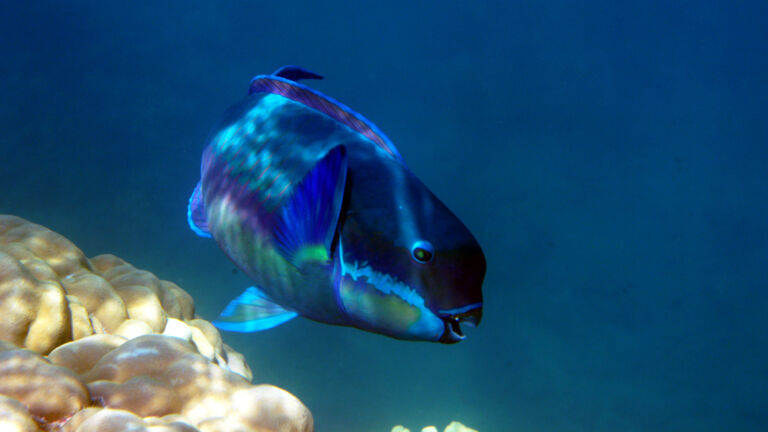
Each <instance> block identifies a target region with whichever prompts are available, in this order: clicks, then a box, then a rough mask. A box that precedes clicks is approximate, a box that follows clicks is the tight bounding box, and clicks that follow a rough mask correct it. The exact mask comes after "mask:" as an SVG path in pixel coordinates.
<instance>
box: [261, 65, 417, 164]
mask: <svg viewBox="0 0 768 432" xmlns="http://www.w3.org/2000/svg"><path fill="white" fill-rule="evenodd" d="M281 69H282V68H281ZM281 69H278V71H280V70H281ZM254 93H271V94H278V95H280V96H284V97H286V98H288V99H290V100H292V101H294V102H298V103H300V104H302V105H305V106H308V107H310V108H312V109H315V110H317V111H320V112H321V113H323V114H325V115H327V116H329V117H331V118H332V119H334V120H336V121H338V122H340V123H343V124H344V125H346V126H347V127H349V128H350V129H352V130H354V131H355V132H357V133H359V134H361V135H363V136H365V137H366V138H368V139H369V140H371V141H373V142H374V144H376V145H377V146H378V147H379V148H381V149H382V150H384V151H385V152H386V153H388V154H389V155H391V156H392V157H393V158H395V159H397V160H398V161H399V162H400V163H402V164H403V165H405V161H404V160H403V157H402V156H400V152H398V151H397V148H395V145H394V144H392V141H390V140H389V138H387V136H386V135H384V133H383V132H381V131H380V130H379V128H377V127H376V125H374V124H373V123H371V122H370V121H369V120H368V119H366V118H365V117H363V116H362V115H360V114H359V113H357V112H356V111H353V110H352V109H351V108H349V107H348V106H346V105H344V104H342V103H341V102H339V101H337V100H335V99H333V98H331V97H329V96H326V95H324V94H322V93H320V92H318V91H316V90H312V89H311V88H309V87H307V86H305V85H303V84H299V83H297V82H295V81H291V80H289V79H286V78H283V77H282V76H276V75H257V76H255V77H254V78H253V79H252V80H251V86H250V90H249V91H248V94H249V95H250V94H254Z"/></svg>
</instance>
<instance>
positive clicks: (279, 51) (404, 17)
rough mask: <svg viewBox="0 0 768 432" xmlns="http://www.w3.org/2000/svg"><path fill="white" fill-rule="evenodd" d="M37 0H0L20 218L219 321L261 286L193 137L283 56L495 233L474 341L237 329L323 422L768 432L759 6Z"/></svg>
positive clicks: (258, 358) (1, 188)
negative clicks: (229, 245)
mask: <svg viewBox="0 0 768 432" xmlns="http://www.w3.org/2000/svg"><path fill="white" fill-rule="evenodd" d="M29 3H31V4H27V3H26V2H2V3H0V56H1V58H2V62H1V63H0V98H1V100H2V103H0V125H1V127H0V130H1V131H2V132H1V133H0V212H2V213H12V214H16V215H19V216H22V217H25V218H27V219H30V220H32V221H34V222H37V223H41V224H44V225H46V226H48V227H50V228H52V229H54V230H56V231H58V232H60V233H62V234H64V235H66V236H67V237H69V238H70V239H72V240H73V241H74V242H76V243H77V244H78V245H79V246H80V247H81V248H82V249H83V250H84V251H85V252H86V253H87V254H88V255H91V256H92V255H96V254H99V253H105V252H109V253H114V254H116V255H119V256H121V257H123V258H125V259H127V260H129V261H130V262H132V263H133V264H135V265H136V266H139V267H143V268H146V269H149V270H151V271H153V272H154V273H156V274H157V275H159V276H160V277H161V278H163V279H168V280H173V281H175V282H177V283H178V284H180V285H181V286H182V287H183V288H185V289H186V290H188V291H189V292H190V293H191V294H192V295H193V296H194V297H195V298H196V300H197V310H198V313H199V314H200V315H202V316H203V317H205V318H207V319H212V318H214V317H215V316H216V315H217V313H218V312H219V311H220V310H221V309H222V308H223V307H224V305H225V304H226V303H227V301H228V300H229V299H230V298H231V297H234V296H236V295H237V294H238V293H239V292H240V291H241V290H242V289H243V288H245V287H246V286H248V280H247V278H246V277H245V276H243V275H242V274H241V273H239V272H237V271H235V270H234V266H233V265H232V264H230V262H229V261H228V260H227V259H226V258H225V256H224V255H223V254H222V253H221V252H220V251H219V250H218V249H217V247H216V246H215V244H214V243H212V242H211V241H206V240H204V239H201V238H198V237H196V236H195V235H193V234H192V233H191V232H190V231H189V230H188V228H187V226H186V222H185V206H186V203H187V199H188V196H189V193H190V192H191V191H192V188H193V187H194V185H195V182H196V181H197V177H198V175H199V158H200V152H201V150H202V148H203V145H204V141H205V139H206V137H207V134H208V132H209V130H210V128H211V127H212V125H213V124H214V123H215V121H216V120H217V118H218V117H219V115H220V114H221V113H222V111H223V110H224V109H225V108H226V107H227V106H228V105H229V104H231V103H233V102H235V101H236V100H238V99H239V98H240V97H242V96H243V95H244V94H245V92H246V90H247V87H248V82H249V79H250V77H251V76H252V75H255V74H259V73H266V72H270V71H272V70H274V69H275V68H277V67H278V66H281V65H283V64H287V63H294V64H300V65H303V66H305V67H308V68H310V69H312V70H315V71H317V72H319V73H321V74H323V75H325V76H326V80H324V81H322V82H318V83H312V85H313V86H314V87H316V88H318V89H320V90H321V91H323V92H326V93H327V94H330V95H332V96H333V97H335V98H337V99H338V100H340V101H343V102H344V103H346V104H347V105H349V106H351V107H354V108H355V109H357V110H359V111H360V112H361V113H363V114H364V115H365V116H366V117H368V118H369V119H371V120H373V121H374V122H375V123H376V124H377V125H378V126H379V127H380V128H381V129H382V130H384V131H385V132H386V133H387V134H388V135H389V136H390V138H391V139H392V140H393V141H394V142H395V144H396V145H397V146H398V148H399V150H400V152H401V153H402V154H403V156H404V157H405V159H406V160H407V161H408V163H409V166H410V167H411V168H412V169H413V170H414V171H415V172H416V173H417V174H418V175H419V176H420V177H421V178H422V180H423V181H424V182H425V183H426V184H427V185H429V186H430V188H431V189H432V190H433V191H434V192H435V193H436V194H437V195H438V196H439V197H441V198H442V199H443V201H445V202H446V204H448V206H449V207H451V208H452V209H453V210H454V212H455V213H457V214H458V215H459V216H460V217H461V218H462V219H463V220H464V222H465V223H466V224H467V225H468V226H469V227H470V228H471V229H472V230H473V231H474V232H475V234H476V236H477V237H478V240H479V241H480V243H481V244H482V245H483V247H484V249H485V252H486V256H487V258H488V274H487V278H486V283H485V291H484V292H485V300H486V306H485V310H484V318H483V323H482V325H481V326H480V327H479V328H477V329H474V330H473V331H470V332H469V334H468V338H467V340H466V341H464V342H462V343H460V344H458V345H453V346H442V345H436V344H427V343H408V342H401V341H395V340H391V339H388V338H385V337H382V336H377V335H373V334H369V333H365V332H362V331H358V330H354V329H347V328H338V327H331V326H325V325H321V324H316V323H313V322H309V321H304V320H294V321H292V322H290V323H288V324H285V325H284V326H281V327H279V328H276V329H274V330H271V331H268V332H264V333H260V334H253V335H236V334H226V335H225V340H226V342H227V343H229V344H230V345H232V346H233V347H235V348H236V349H238V350H240V351H242V352H244V353H245V354H246V355H247V357H248V359H249V362H250V364H251V366H252V368H253V370H254V376H255V379H254V381H256V382H268V383H273V384H276V385H278V386H281V387H284V388H286V389H288V390H289V391H291V392H293V393H294V394H296V395H297V396H298V397H300V398H301V399H302V400H303V401H304V402H305V403H306V405H307V406H308V407H309V408H310V409H311V410H312V412H313V414H314V417H315V422H316V429H317V430H318V431H367V432H375V431H389V429H390V428H391V427H392V426H394V425H395V424H398V423H401V424H405V425H406V426H409V427H411V428H412V429H418V428H420V427H421V426H425V425H428V424H436V425H437V426H438V427H441V428H442V426H444V425H445V424H447V423H448V422H449V421H450V420H454V419H456V420H460V421H462V422H464V423H465V424H468V425H470V426H473V427H474V428H476V429H479V430H480V431H481V432H497V431H501V432H514V431H590V432H592V431H617V430H620V431H699V432H700V431H723V430H731V431H745V432H746V431H765V430H768V397H766V388H768V313H767V311H768V293H767V292H766V290H767V289H768V219H767V217H768V216H767V215H768V122H766V119H765V114H766V113H767V112H768V78H766V77H768V60H767V59H768V56H766V55H765V47H766V42H768V30H767V29H768V26H766V25H765V22H766V19H767V18H768V6H766V5H767V4H766V3H765V2H725V1H723V2H713V1H709V2H687V1H684V2H645V1H643V2H612V1H602V2H569V1H547V2H540V1H522V2H510V1H503V2H501V1H499V2H492V1H488V2H437V1H425V2H408V1H386V2H341V1H338V2H333V1H328V2H255V1H253V2H205V3H202V2H199V3H198V2H181V1H170V2H121V3H118V2H96V1H94V2H45V1H44V2H29ZM414 4H415V5H414ZM224 293H226V295H225V294H224Z"/></svg>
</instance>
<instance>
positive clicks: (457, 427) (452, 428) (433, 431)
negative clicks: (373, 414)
mask: <svg viewBox="0 0 768 432" xmlns="http://www.w3.org/2000/svg"><path fill="white" fill-rule="evenodd" d="M391 432H411V430H410V429H408V428H406V427H405V426H402V425H397V426H395V427H393V428H392V431H391ZM421 432H438V431H437V428H436V427H434V426H427V427H425V428H422V429H421ZM443 432H477V430H476V429H472V428H470V427H467V426H464V425H463V424H461V423H459V422H457V421H452V422H451V423H450V424H449V425H448V426H446V427H445V430H444V431H443Z"/></svg>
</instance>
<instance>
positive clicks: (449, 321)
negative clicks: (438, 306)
mask: <svg viewBox="0 0 768 432" xmlns="http://www.w3.org/2000/svg"><path fill="white" fill-rule="evenodd" d="M450 312H454V313H450ZM482 316H483V307H482V304H481V303H480V304H473V305H470V306H467V307H463V308H459V309H458V310H457V309H453V310H451V311H440V318H441V319H442V320H443V325H444V330H443V335H442V336H440V340H439V342H440V343H444V344H454V343H457V342H461V341H463V340H464V338H466V336H464V332H462V331H461V324H462V323H466V324H467V325H468V326H470V327H477V326H478V325H479V324H480V319H481V318H482Z"/></svg>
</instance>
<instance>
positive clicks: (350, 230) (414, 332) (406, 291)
mask: <svg viewBox="0 0 768 432" xmlns="http://www.w3.org/2000/svg"><path fill="white" fill-rule="evenodd" d="M370 172H371V170H367V171H366V173H368V174H370ZM389 172H390V174H391V173H392V172H394V171H392V170H390V171H389ZM350 175H351V176H352V178H351V179H350V182H351V184H352V188H351V190H350V192H351V193H350V202H349V204H348V207H347V209H346V211H345V213H344V215H343V220H342V221H341V224H342V229H341V232H340V235H339V251H337V253H338V257H339V259H338V262H339V276H340V277H339V283H338V286H339V289H338V296H339V298H338V301H339V303H340V304H342V305H343V308H344V310H345V312H346V313H347V315H348V316H349V318H350V319H351V320H352V322H353V324H354V325H356V326H357V327H360V328H363V329H365V330H369V331H373V332H376V333H381V334H385V335H388V336H391V337H395V338H398V339H409V340H426V341H434V342H442V343H456V342H459V341H461V340H463V339H464V337H465V336H464V333H463V332H462V329H461V324H469V325H471V326H477V325H478V324H479V323H480V319H481V317H482V301H483V300H482V283H483V278H484V276H485V271H486V261H485V256H484V254H483V251H482V249H481V247H480V245H479V244H478V242H477V240H476V239H475V237H474V236H473V235H472V233H471V232H470V231H469V229H467V227H466V226H465V225H464V224H463V223H462V222H461V221H460V220H459V218H458V217H457V216H456V215H455V214H453V212H451V211H450V210H449V209H448V208H447V207H446V206H445V205H444V204H443V203H442V202H441V201H440V200H439V199H438V198H437V197H436V196H435V195H434V194H433V193H432V192H431V191H430V190H429V189H428V188H427V187H426V186H425V185H424V184H423V183H422V182H421V181H420V180H419V179H418V178H417V177H416V176H415V175H414V174H413V173H411V172H410V171H409V170H407V169H406V168H405V167H402V169H400V170H399V171H397V172H396V174H395V175H392V176H391V179H393V180H392V181H391V183H390V184H385V185H382V184H377V185H375V186H378V187H376V188H373V186H374V185H373V184H371V183H372V182H371V180H370V179H371V176H370V175H366V176H365V177H366V179H365V180H363V179H360V173H357V172H351V173H350ZM381 178H384V177H378V179H377V180H374V181H373V182H374V183H380V180H381ZM361 186H362V187H361ZM355 187H360V189H361V190H358V191H355V190H354V188H355Z"/></svg>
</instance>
